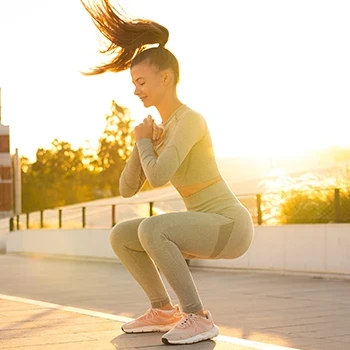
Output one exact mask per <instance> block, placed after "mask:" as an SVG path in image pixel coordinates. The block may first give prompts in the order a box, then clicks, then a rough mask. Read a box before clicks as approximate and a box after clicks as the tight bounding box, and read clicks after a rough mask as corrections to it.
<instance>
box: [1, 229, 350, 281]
mask: <svg viewBox="0 0 350 350" xmlns="http://www.w3.org/2000/svg"><path fill="white" fill-rule="evenodd" d="M109 232H110V230H108V229H75V230H68V229H60V230H52V229H40V230H23V231H14V232H11V233H9V234H8V235H7V240H6V251H7V253H34V254H44V255H56V256H61V257H62V256H66V257H78V258H90V259H91V258H94V259H113V260H115V261H117V258H116V256H115V255H114V253H113V251H112V249H111V247H110V245H109ZM191 266H198V267H207V268H231V269H249V270H263V271H274V272H278V273H307V274H314V275H322V274H327V275H341V276H344V277H350V224H318V225H283V226H257V227H256V228H255V237H254V240H253V243H252V245H251V247H250V249H249V250H248V252H247V253H246V254H244V255H243V256H241V257H240V258H238V259H235V260H192V261H191Z"/></svg>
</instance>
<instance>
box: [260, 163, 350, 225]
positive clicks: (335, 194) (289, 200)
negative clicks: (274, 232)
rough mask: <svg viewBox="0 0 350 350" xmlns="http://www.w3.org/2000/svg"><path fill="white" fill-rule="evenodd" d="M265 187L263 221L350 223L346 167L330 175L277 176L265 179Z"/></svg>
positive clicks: (348, 184) (279, 222)
mask: <svg viewBox="0 0 350 350" xmlns="http://www.w3.org/2000/svg"><path fill="white" fill-rule="evenodd" d="M344 170H345V171H344ZM265 187H266V188H267V190H266V192H265V193H264V195H263V201H264V202H263V203H264V205H263V213H264V215H263V222H264V223H266V224H307V223H331V222H350V176H349V173H348V170H347V169H343V170H341V171H339V170H338V171H337V172H336V173H335V174H333V176H330V175H327V176H322V177H321V176H315V175H312V174H307V175H303V176H300V177H298V178H291V177H279V178H276V179H274V180H270V181H266V182H265ZM336 189H337V190H336Z"/></svg>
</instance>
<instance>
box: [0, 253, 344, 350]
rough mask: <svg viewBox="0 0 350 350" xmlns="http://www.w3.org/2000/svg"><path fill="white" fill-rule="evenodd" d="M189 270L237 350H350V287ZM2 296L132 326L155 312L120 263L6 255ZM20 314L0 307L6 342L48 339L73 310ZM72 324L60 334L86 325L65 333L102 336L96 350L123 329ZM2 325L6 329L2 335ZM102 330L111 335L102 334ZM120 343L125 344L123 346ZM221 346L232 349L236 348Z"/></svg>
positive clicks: (0, 260)
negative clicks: (34, 335) (34, 331)
mask: <svg viewBox="0 0 350 350" xmlns="http://www.w3.org/2000/svg"><path fill="white" fill-rule="evenodd" d="M190 269H191V271H192V274H193V278H194V280H195V281H196V284H197V287H198V289H199V292H200V295H201V297H202V300H203V303H204V306H205V307H206V308H208V309H209V310H210V311H211V313H212V314H213V317H214V320H215V323H216V324H217V325H218V326H219V328H220V336H221V337H225V336H227V337H230V339H231V338H232V339H236V344H235V345H234V346H235V347H234V349H239V348H238V346H245V348H244V349H247V348H248V349H249V347H248V346H250V347H252V344H254V342H257V344H255V346H260V348H261V346H262V345H261V344H265V345H266V346H270V348H271V346H275V347H278V346H279V347H284V348H296V349H302V350H323V349H327V350H342V349H347V350H349V349H350V280H346V279H345V280H341V279H320V278H312V277H310V276H300V275H279V274H273V273H271V274H267V273H257V272H251V271H235V270H210V269H202V268H193V267H190ZM165 284H166V286H167V287H168V289H169V294H170V296H171V297H172V298H173V301H174V302H177V299H176V295H175V294H174V293H173V291H172V290H171V288H170V287H169V286H168V285H167V283H166V281H165ZM0 294H3V295H4V296H5V297H6V296H12V297H17V298H24V299H29V300H36V301H40V302H46V303H53V304H56V305H61V306H64V307H65V308H67V307H73V308H75V309H82V310H90V311H93V312H95V313H96V312H97V313H98V312H100V313H103V314H105V315H112V316H114V317H124V318H129V319H130V318H135V317H137V316H139V315H140V314H142V313H144V312H145V310H146V309H147V308H148V307H149V304H148V300H147V298H146V296H145V294H144V293H143V291H142V290H141V288H140V287H139V286H138V285H137V284H136V282H135V281H134V280H133V279H132V277H131V276H130V275H129V273H128V272H127V271H126V270H125V268H124V267H123V266H122V265H121V264H119V263H118V262H117V261H116V262H111V261H108V262H101V261H91V260H77V259H75V260H74V259H68V258H66V259H57V258H52V257H43V256H23V255H14V254H13V255H12V254H5V255H0ZM41 306H42V305H41ZM6 308H10V309H11V310H7V309H6ZM16 308H19V309H20V310H22V306H21V304H19V305H17V306H15V305H12V306H9V304H4V303H2V304H1V307H0V323H1V321H2V320H4V318H5V317H8V315H9V312H11V318H12V328H11V332H12V333H10V332H8V333H7V335H8V336H9V335H10V334H13V335H15V334H17V333H16V328H15V327H17V328H18V327H20V329H21V331H22V332H25V329H27V330H26V332H28V328H29V329H30V327H34V328H41V329H42V330H43V336H45V337H49V338H50V336H52V334H51V333H50V332H51V330H50V329H45V331H44V328H45V327H43V326H42V324H43V323H44V324H45V322H46V320H49V319H50V317H51V322H55V323H57V324H58V323H59V320H60V319H62V320H66V319H68V320H70V318H72V316H71V313H70V311H69V309H64V310H63V309H58V310H56V312H55V313H53V312H52V311H51V312H49V310H46V313H44V311H43V310H42V309H40V308H39V309H38V308H37V309H35V308H33V309H32V311H31V312H32V313H31V316H30V317H31V322H29V323H28V322H24V321H23V314H22V313H21V312H16ZM24 315H25V314H24ZM38 315H40V316H43V317H39V316H38ZM44 316H45V318H44ZM73 318H74V320H70V321H69V322H70V323H69V327H66V326H65V325H64V322H62V325H61V334H66V333H65V332H68V331H69V330H70V329H69V328H70V327H71V330H72V331H73V330H76V329H77V328H79V325H85V327H86V332H85V333H84V332H81V333H80V332H76V333H72V334H71V333H67V334H68V335H70V336H77V335H79V336H80V337H83V338H82V339H84V337H86V333H88V334H90V335H91V334H92V333H93V331H96V332H95V333H94V334H95V335H96V337H97V338H96V339H95V338H93V340H91V339H90V340H89V341H91V343H90V345H91V346H95V344H94V343H93V342H97V343H96V348H98V347H99V346H100V344H98V341H101V339H102V340H103V341H105V340H106V339H105V338H104V336H105V335H106V336H107V334H108V337H109V340H110V341H111V340H112V339H114V338H115V337H116V336H117V335H116V333H115V331H116V330H117V329H119V328H120V327H118V326H117V327H116V328H115V329H113V325H112V324H111V323H109V325H108V326H107V324H104V323H106V322H105V320H104V317H95V321H94V323H92V322H90V321H89V322H87V320H86V319H85V318H81V317H73ZM107 319H108V318H107ZM118 320H120V318H118ZM112 321H113V322H117V321H115V320H112ZM118 322H119V321H118ZM29 324H30V325H29ZM2 326H3V325H2V324H0V329H2V328H3V327H2ZM94 327H96V328H95V329H94ZM101 327H112V329H104V330H102V329H101ZM8 331H9V330H8ZM109 332H110V333H109ZM25 334H27V333H25ZM97 334H100V335H101V336H102V338H100V337H99V335H97ZM68 335H67V337H68ZM121 336H122V335H120V337H119V338H118V340H119V341H121V340H123V339H124V338H122V337H121ZM79 339H80V338H79ZM82 339H80V340H79V341H82ZM219 339H221V338H219ZM129 340H130V338H129ZM130 341H131V340H130ZM245 341H248V342H249V343H245ZM223 344H225V346H232V344H230V343H223ZM223 344H220V345H221V346H224V345H223ZM227 344H228V345H227ZM46 345H47V344H46ZM21 346H22V345H21ZM37 346H41V345H37ZM43 346H44V345H43ZM47 346H49V345H47ZM50 346H51V345H50ZM60 346H64V345H60ZM66 346H68V345H67V344H66ZM113 346H114V348H116V347H115V345H113ZM151 346H153V347H157V346H163V345H159V344H158V345H151ZM206 346H209V345H206ZM134 347H135V346H134ZM217 348H218V345H217V344H216V343H215V349H217ZM256 348H257V347H256ZM39 349H41V348H40V347H39ZM45 349H46V348H45ZM47 349H49V347H47ZM76 349H77V348H76ZM78 349H79V347H78ZM182 349H184V347H182ZM191 349H194V347H191ZM271 349H272V348H271Z"/></svg>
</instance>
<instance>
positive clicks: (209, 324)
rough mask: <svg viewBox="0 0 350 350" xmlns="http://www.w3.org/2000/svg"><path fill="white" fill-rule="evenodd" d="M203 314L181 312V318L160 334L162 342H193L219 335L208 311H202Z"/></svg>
mask: <svg viewBox="0 0 350 350" xmlns="http://www.w3.org/2000/svg"><path fill="white" fill-rule="evenodd" d="M204 314H205V315H206V317H202V316H199V315H196V314H183V317H182V320H181V321H180V322H179V323H177V325H176V326H175V327H174V328H173V329H172V330H171V331H169V332H168V333H166V334H164V335H163V336H162V342H163V343H164V344H193V343H198V342H200V341H203V340H209V339H211V338H214V337H216V336H217V335H219V328H218V327H217V326H216V325H215V324H214V321H213V318H212V316H211V314H210V312H209V311H204Z"/></svg>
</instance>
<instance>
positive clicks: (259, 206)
mask: <svg viewBox="0 0 350 350" xmlns="http://www.w3.org/2000/svg"><path fill="white" fill-rule="evenodd" d="M256 206H257V213H258V225H262V211H261V194H257V195H256Z"/></svg>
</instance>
